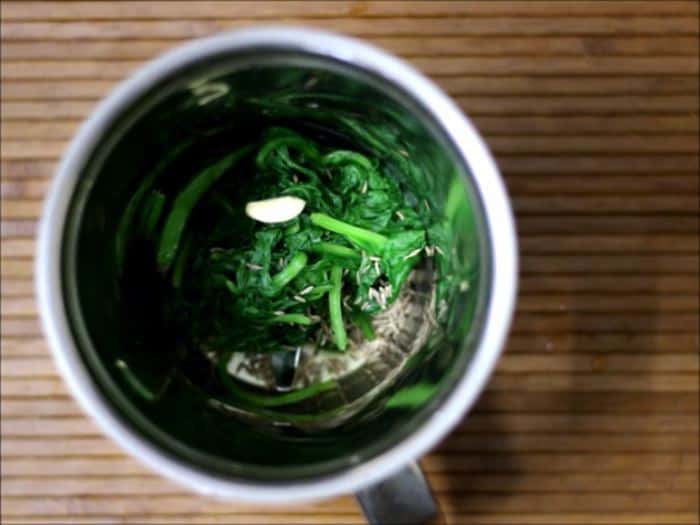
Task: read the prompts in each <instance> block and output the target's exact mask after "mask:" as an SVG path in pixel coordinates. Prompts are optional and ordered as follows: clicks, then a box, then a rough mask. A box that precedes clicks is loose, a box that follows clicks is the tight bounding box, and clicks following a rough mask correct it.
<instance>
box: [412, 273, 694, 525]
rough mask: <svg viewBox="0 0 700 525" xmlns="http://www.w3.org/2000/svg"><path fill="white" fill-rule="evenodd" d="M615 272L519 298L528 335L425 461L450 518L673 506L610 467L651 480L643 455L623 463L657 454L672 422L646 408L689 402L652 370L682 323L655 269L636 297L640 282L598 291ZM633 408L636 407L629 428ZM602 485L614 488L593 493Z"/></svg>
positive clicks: (580, 277) (522, 328) (523, 333)
mask: <svg viewBox="0 0 700 525" xmlns="http://www.w3.org/2000/svg"><path fill="white" fill-rule="evenodd" d="M610 262H611V263H614V262H615V261H614V260H613V259H611V260H610ZM577 270H578V269H577ZM647 270H648V269H647ZM615 271H617V269H616V268H613V267H610V268H591V269H589V271H588V272H586V271H585V269H583V271H582V273H580V274H575V275H567V276H566V277H567V278H569V282H568V284H567V285H565V287H566V290H567V292H566V293H562V292H558V293H556V292H550V291H546V292H545V291H543V292H540V291H539V290H538V291H537V292H536V293H537V295H538V296H541V297H552V298H556V301H557V303H559V304H547V301H546V300H545V301H544V302H540V303H537V306H533V303H530V306H528V307H525V306H524V304H523V302H524V301H522V297H521V302H520V311H519V312H518V314H517V316H518V317H520V319H519V320H516V322H515V326H514V330H515V333H514V334H513V335H512V340H513V343H515V339H518V341H519V342H518V343H517V345H516V344H514V345H513V348H511V349H509V350H507V351H506V354H505V356H504V360H503V362H502V363H501V365H502V366H501V367H500V368H499V373H498V378H497V379H496V381H495V382H497V384H496V385H494V386H492V387H491V390H487V391H485V392H484V393H483V394H482V396H481V398H480V399H479V401H478V402H477V404H476V405H475V407H474V408H473V410H472V411H471V413H470V414H469V415H467V416H466V417H465V418H464V420H463V421H462V422H461V423H460V425H459V426H458V427H457V428H456V429H455V430H454V431H453V432H452V434H451V435H450V436H449V437H448V438H446V439H445V441H444V442H443V443H442V444H441V445H440V446H439V447H438V448H437V449H436V450H435V451H434V452H433V453H432V455H431V456H429V457H428V458H426V459H425V460H424V462H423V465H424V469H425V470H426V472H427V474H428V476H429V479H430V480H431V485H432V486H433V490H434V491H435V493H436V497H437V498H438V500H439V501H440V503H441V506H442V508H443V510H444V511H445V513H446V515H447V523H451V524H453V523H454V524H457V523H459V524H461V523H468V522H469V515H470V514H499V513H501V514H503V513H507V514H514V515H518V514H543V513H559V514H562V515H565V514H568V513H576V512H577V513H586V512H653V511H657V512H663V511H666V510H670V509H667V508H665V507H664V502H663V501H662V500H661V499H659V498H649V499H647V500H645V501H643V502H637V503H635V505H636V507H635V508H631V507H630V500H629V498H628V497H627V495H626V494H625V493H626V492H629V490H632V489H631V488H630V487H629V486H625V485H624V483H625V482H623V481H619V479H620V478H619V477H618V478H615V477H614V476H610V473H611V472H612V471H615V472H617V474H619V473H620V468H623V469H624V472H625V473H626V474H630V477H628V479H632V480H633V482H636V483H640V484H641V485H644V484H648V482H649V481H648V478H649V476H648V473H645V472H642V469H643V467H642V466H640V465H641V463H639V462H635V461H632V462H631V463H629V465H630V466H627V464H626V463H625V462H626V461H628V460H629V459H630V457H631V456H633V455H635V454H636V455H641V454H642V452H640V451H644V452H646V453H647V454H648V453H649V452H653V451H655V448H654V447H655V443H656V441H655V439H656V438H658V437H660V436H659V434H658V433H659V432H663V431H664V429H654V428H642V427H640V425H641V420H642V419H643V418H644V417H645V415H654V413H657V414H659V413H664V412H666V413H668V412H674V411H677V408H674V404H675V403H677V402H678V400H679V399H680V397H679V394H678V393H674V392H661V391H660V390H664V389H665V388H664V387H663V386H659V383H658V381H657V379H658V378H655V377H654V375H655V374H658V373H660V372H658V371H656V370H655V367H657V366H658V356H659V352H660V351H661V350H663V347H664V346H665V345H666V344H665V343H662V342H660V341H661V339H660V338H659V337H658V335H659V333H660V332H664V331H668V330H669V329H670V328H672V327H673V326H675V325H673V324H671V325H669V319H671V317H672V314H671V315H669V314H670V313H669V312H668V311H666V310H665V309H661V308H660V306H659V302H660V298H661V295H662V294H663V293H664V292H663V290H662V288H661V286H662V284H661V282H660V280H659V279H660V276H655V275H649V273H648V272H647V275H644V277H643V279H640V280H639V286H640V287H644V288H645V289H646V292H644V291H642V290H641V289H640V290H636V289H635V290H634V291H633V295H634V297H630V295H631V292H630V286H636V285H633V284H625V285H620V286H618V287H616V288H617V289H616V290H607V291H605V290H602V289H601V290H591V287H592V286H594V285H592V284H591V283H590V282H587V281H589V280H590V278H591V277H593V278H595V277H597V276H599V275H600V274H610V273H612V274H614V273H615ZM641 271H642V269H641V268H640V272H641ZM589 272H591V273H595V274H596V275H593V276H592V275H590V273H589ZM603 281H604V280H602V281H601V283H602V282H603ZM632 281H633V280H630V281H628V283H632ZM560 283H561V279H560ZM560 286H561V284H560ZM529 293H530V294H533V292H529ZM606 298H609V300H608V302H607V303H606V302H605V300H606ZM553 300H554V299H552V301H553ZM596 301H598V302H597V303H596ZM523 318H527V319H531V320H532V321H533V324H532V326H530V327H529V328H528V326H527V323H523V322H522V321H523ZM676 322H678V321H677V320H673V323H676ZM523 341H524V343H523ZM528 341H531V344H532V347H531V348H530V347H529V346H528V344H530V343H528ZM516 346H517V347H516ZM676 351H682V350H681V349H678V350H676ZM655 354H656V355H655ZM548 356H551V360H548V359H547V357H548ZM543 358H544V359H543ZM506 362H507V363H506ZM512 363H517V365H516V366H515V367H512ZM662 380H663V378H662ZM510 381H512V385H513V387H512V390H511V389H510V388H509V387H508V384H509V382H510ZM681 395H682V394H681ZM626 416H632V417H631V419H630V422H629V424H633V425H634V429H633V431H632V432H630V433H628V432H627V431H626V430H625V425H626V423H625V422H624V421H623V420H624V418H625V417H626ZM630 428H631V427H630ZM640 459H641V458H640ZM621 464H625V466H624V467H620V465H621ZM580 473H583V474H584V476H575V475H576V474H580ZM588 474H590V475H588ZM606 474H607V475H608V476H609V479H605V477H606ZM598 476H600V477H601V478H602V479H600V485H598V480H596V479H595V478H596V477H598ZM595 491H599V492H600V491H602V492H604V494H602V495H601V497H596V498H591V497H590V494H588V495H587V494H586V492H588V493H591V492H595ZM545 500H546V502H547V503H546V505H544V504H543V501H545ZM673 510H678V509H673Z"/></svg>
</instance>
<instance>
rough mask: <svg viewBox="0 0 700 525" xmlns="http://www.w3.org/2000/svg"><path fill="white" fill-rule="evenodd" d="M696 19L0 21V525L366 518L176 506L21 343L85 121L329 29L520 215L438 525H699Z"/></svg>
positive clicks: (147, 15)
mask: <svg viewBox="0 0 700 525" xmlns="http://www.w3.org/2000/svg"><path fill="white" fill-rule="evenodd" d="M699 12H700V8H699V7H698V3H697V2H695V1H637V0H630V1H605V2H603V1H590V0H586V1H579V2H559V1H539V0H538V1H532V2H522V1H513V2H505V1H504V2H483V1H475V2H442V1H438V2H397V1H361V2H360V1H358V2H345V1H338V2H298V1H282V2H248V1H242V2H216V1H202V2H162V1H157V2H133V1H131V2H84V1H76V2H70V3H58V2H34V1H31V2H13V1H6V2H3V3H2V4H0V15H1V17H2V22H1V26H0V29H1V32H0V33H1V36H0V39H1V42H2V48H3V49H2V54H3V60H2V65H1V67H0V69H1V73H2V79H1V80H0V105H1V108H2V121H1V122H0V135H1V138H2V148H1V150H0V176H1V180H2V186H1V192H0V193H1V199H2V208H1V211H0V232H1V241H0V242H1V244H0V247H1V250H0V269H1V272H0V273H1V279H2V282H1V287H0V309H1V311H2V324H1V325H0V336H1V343H0V360H1V364H2V367H1V368H0V379H2V382H1V383H0V392H1V394H2V395H1V400H0V409H1V411H2V422H3V425H2V430H1V434H2V442H1V444H0V456H1V458H2V482H3V483H2V489H1V491H2V502H3V504H2V512H1V519H2V522H3V523H41V524H48V523H75V524H80V523H89V524H94V523H114V522H120V523H192V524H194V523H208V524H214V523H227V524H232V523H246V524H251V523H261V524H263V523H264V524H288V523H307V524H322V523H328V524H345V523H348V524H349V523H363V518H362V516H361V515H360V512H359V510H358V507H357V505H356V504H355V502H354V501H353V499H352V498H351V497H342V498H337V499H335V500H333V501H330V502H324V503H318V504H309V505H303V506H293V507H274V508H270V507H261V506H257V505H248V504H230V503H229V504H223V503H218V502H213V501H211V500H209V499H206V498H201V497H198V496H194V495H192V494H188V493H186V492H185V491H184V490H183V489H181V488H180V487H178V486H175V485H173V484H172V483H170V482H167V481H164V480H162V479H161V478H159V477H158V476H156V475H155V474H153V473H151V472H150V471H148V470H146V469H145V468H144V467H143V466H142V465H141V464H139V463H138V462H137V461H135V460H134V459H132V458H130V457H127V456H125V455H124V453H123V452H122V451H121V450H120V449H119V448H118V447H117V446H116V445H114V444H113V443H111V442H110V441H109V440H107V439H106V438H104V437H103V436H102V435H101V434H100V432H99V431H98V430H97V428H96V427H95V425H94V424H93V423H92V422H91V421H90V420H88V419H87V418H86V417H85V416H84V414H83V412H82V411H81V410H80V409H79V407H78V406H77V404H76V403H75V401H73V399H72V398H71V397H70V395H69V393H68V391H67V388H66V386H65V385H64V383H63V382H62V380H61V379H60V378H59V377H58V375H57V373H56V370H55V367H54V365H53V362H52V360H51V359H50V357H49V353H48V348H47V346H46V343H45V342H44V340H43V339H42V336H41V331H40V327H39V322H38V318H37V306H36V302H35V299H34V290H33V283H32V278H33V264H34V251H35V247H36V246H35V240H34V236H35V234H36V227H37V220H38V216H39V214H40V211H41V203H42V200H43V198H44V197H45V195H46V193H47V192H48V191H49V183H50V179H51V176H52V173H53V171H54V169H55V167H56V163H57V160H58V158H59V157H60V155H61V154H62V152H63V151H64V149H65V147H66V145H67V142H68V140H69V139H70V138H71V137H72V136H73V134H74V133H75V132H76V130H77V129H78V126H79V125H80V123H81V121H82V120H83V119H84V118H85V117H86V116H87V115H89V113H90V112H91V111H92V109H93V108H94V107H95V104H96V103H97V102H98V101H99V100H100V99H101V98H102V97H104V96H105V95H106V94H107V93H108V92H109V91H110V90H111V89H112V88H113V87H114V86H115V85H116V83H118V82H119V81H121V80H123V79H124V78H125V77H126V76H127V75H128V74H129V73H130V72H132V71H133V70H134V69H135V68H137V67H139V66H140V65H142V64H143V63H144V62H145V61H147V60H149V59H151V58H153V57H155V56H156V55H157V54H159V53H161V52H163V51H165V50H167V49H170V48H172V47H173V46H176V45H178V44H180V43H183V42H185V41H187V40H189V39H191V38H195V37H201V36H209V35H211V34H213V33H215V32H218V31H222V30H226V29H232V28H238V27H245V26H248V25H251V24H256V23H280V22H297V23H303V24H307V25H317V26H321V27H323V28H325V29H328V30H338V31H343V32H346V33H349V34H352V35H355V36H359V37H362V38H365V39H367V40H369V41H370V42H372V43H374V44H376V45H379V46H381V47H384V48H386V49H388V50H389V51H391V52H394V53H396V54H399V55H400V56H402V57H404V58H406V59H407V60H409V61H410V62H411V63H413V64H414V65H415V66H416V67H418V68H420V69H422V70H423V71H424V72H425V73H427V74H428V75H430V76H431V78H432V79H433V80H435V81H436V82H437V83H438V84H439V85H440V86H441V87H442V88H443V89H445V90H446V91H447V92H448V93H449V94H450V95H451V96H452V97H454V98H455V100H456V102H457V103H458V104H459V105H460V106H461V107H462V109H463V110H464V111H465V112H466V113H467V114H468V115H469V116H470V118H471V119H472V120H473V121H474V124H475V125H476V126H477V127H478V128H479V130H480V131H481V132H482V133H483V135H484V137H485V139H486V141H487V142H488V144H489V146H490V147H491V148H492V150H493V151H494V153H495V154H496V157H497V160H498V162H499V165H500V167H501V169H502V171H503V175H504V179H505V182H506V184H507V186H508V189H509V191H510V193H511V196H512V200H513V205H514V209H515V212H516V215H517V223H518V231H519V238H520V249H521V257H522V260H521V280H520V295H519V301H518V311H517V314H516V318H515V322H514V325H513V330H512V334H511V336H510V339H509V342H508V346H507V351H506V353H505V355H504V357H503V358H502V360H501V361H500V363H499V367H498V369H497V372H496V373H495V375H494V377H493V378H492V380H491V382H490V383H489V385H488V387H487V389H486V391H485V392H484V393H483V395H482V396H481V399H480V400H479V402H478V403H477V405H476V406H475V408H474V411H473V413H472V415H471V416H470V417H468V418H466V419H465V420H464V421H462V423H461V424H460V425H459V426H458V427H457V428H456V429H455V431H454V432H453V433H452V434H451V435H450V436H449V437H448V438H447V439H446V440H445V441H444V442H443V443H442V444H441V445H440V446H438V447H437V448H436V450H435V451H433V452H432V453H431V454H429V455H428V456H426V457H425V458H423V460H422V462H421V463H422V466H423V468H424V470H425V471H426V472H427V475H428V477H429V479H430V482H431V484H432V486H433V488H434V490H435V492H436V494H437V495H438V497H439V499H440V501H441V504H442V506H443V509H444V511H445V518H446V521H447V523H451V524H463V523H470V524H474V525H478V524H492V525H495V524H512V525H554V524H557V525H559V524H572V525H573V524H582V525H583V524H586V525H588V524H599V525H603V524H604V525H610V524H619V525H631V524H647V525H649V524H654V525H660V524H691V523H693V524H697V523H698V497H697V494H698V461H699V457H698V409H699V408H700V407H699V404H700V402H699V399H698V390H699V388H698V374H699V373H700V364H699V354H698V349H699V347H700V334H699V333H698V323H699V320H700V319H699V317H698V310H699V304H698V293H699V292H700V282H699V281H700V280H699V279H698V264H699V260H698V254H699V252H700V248H699V246H700V243H699V240H700V238H699V235H698V229H699V220H698V195H699V189H700V182H699V178H698V168H699V167H700V148H699V146H698V138H699V129H700V126H699V124H698V122H699V114H700V107H699V93H700V81H699V80H698V71H699V68H698V54H699V48H700V46H699V40H698V33H699V31H698V22H699Z"/></svg>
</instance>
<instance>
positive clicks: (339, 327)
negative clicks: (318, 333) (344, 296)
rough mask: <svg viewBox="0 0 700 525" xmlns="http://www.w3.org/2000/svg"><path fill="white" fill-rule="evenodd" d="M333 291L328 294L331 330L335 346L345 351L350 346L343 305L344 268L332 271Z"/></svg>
mask: <svg viewBox="0 0 700 525" xmlns="http://www.w3.org/2000/svg"><path fill="white" fill-rule="evenodd" d="M331 287H332V288H331V291H330V292H328V310H329V316H330V322H331V330H332V331H333V338H334V339H335V345H336V346H337V347H338V348H339V349H340V350H345V347H346V346H347V344H348V334H347V333H346V332H345V324H344V323H343V307H342V305H341V292H342V288H343V268H342V267H340V266H334V267H333V269H332V270H331Z"/></svg>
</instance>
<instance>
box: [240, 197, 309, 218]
mask: <svg viewBox="0 0 700 525" xmlns="http://www.w3.org/2000/svg"><path fill="white" fill-rule="evenodd" d="M305 206H306V201H304V200H303V199H300V198H299V197H293V196H291V195H287V196H284V197H274V198H272V199H265V200H261V201H251V202H249V203H247V204H246V205H245V214H246V215H247V216H248V217H250V218H251V219H255V220H256V221H259V222H264V223H266V224H276V223H279V222H286V221H290V220H292V219H294V218H295V217H297V216H298V215H299V214H300V213H301V212H302V211H303V210H304V207H305Z"/></svg>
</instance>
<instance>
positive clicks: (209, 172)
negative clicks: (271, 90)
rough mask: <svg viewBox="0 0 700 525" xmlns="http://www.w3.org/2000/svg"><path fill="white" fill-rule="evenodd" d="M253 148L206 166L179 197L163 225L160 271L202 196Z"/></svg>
mask: <svg viewBox="0 0 700 525" xmlns="http://www.w3.org/2000/svg"><path fill="white" fill-rule="evenodd" d="M251 150H252V146H245V147H243V148H240V149H238V150H236V151H235V152H233V153H231V154H230V155H226V156H225V157H224V158H223V159H221V160H220V161H219V162H217V163H216V164H214V165H212V166H209V167H207V168H205V169H204V170H202V171H201V172H200V173H199V174H198V175H197V176H195V178H194V179H192V180H191V181H190V183H189V184H188V185H187V186H186V187H185V189H184V190H182V191H181V192H180V194H179V195H178V196H177V198H176V199H175V202H174V203H173V209H172V211H171V212H170V215H169V216H168V218H167V221H166V223H165V226H164V227H163V233H162V235H161V238H160V243H159V245H158V254H157V261H158V267H159V268H160V270H161V271H163V272H165V271H167V270H168V269H169V268H170V265H171V264H172V262H173V260H174V259H175V255H176V254H177V249H178V246H179V244H180V239H181V237H182V233H183V231H184V230H185V226H186V225H187V220H188V219H189V216H190V213H192V210H193V209H194V207H195V205H196V204H197V202H199V199H200V198H201V197H202V195H204V193H206V191H207V190H209V188H211V186H212V185H213V184H214V183H215V182H216V181H217V180H218V179H219V177H221V175H223V174H224V173H225V172H226V171H228V170H229V169H230V168H231V167H232V166H233V165H234V164H236V163H237V162H238V161H239V160H241V159H242V158H243V157H245V156H246V155H247V154H248V153H250V152H251Z"/></svg>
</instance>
